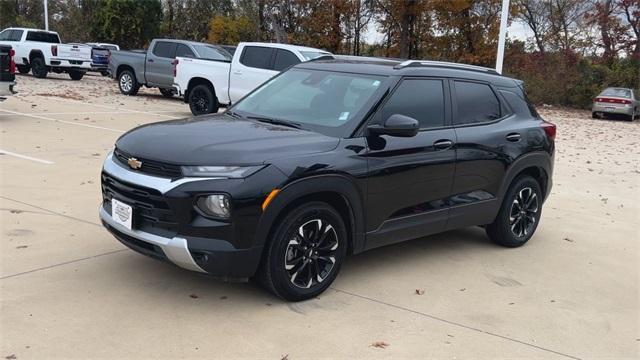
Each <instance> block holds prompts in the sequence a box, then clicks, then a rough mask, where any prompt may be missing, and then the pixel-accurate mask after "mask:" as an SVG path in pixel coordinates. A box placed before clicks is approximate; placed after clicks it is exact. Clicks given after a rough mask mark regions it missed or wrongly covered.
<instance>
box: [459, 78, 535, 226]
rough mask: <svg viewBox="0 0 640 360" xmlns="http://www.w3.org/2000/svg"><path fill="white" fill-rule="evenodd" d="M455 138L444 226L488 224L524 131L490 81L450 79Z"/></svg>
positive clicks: (519, 150)
mask: <svg viewBox="0 0 640 360" xmlns="http://www.w3.org/2000/svg"><path fill="white" fill-rule="evenodd" d="M450 83H451V98H452V100H453V125H454V127H455V130H456V136H457V138H458V144H457V148H458V149H457V163H456V173H455V179H454V182H453V190H452V194H453V196H452V199H451V204H452V209H451V214H450V219H449V223H448V228H451V229H454V228H459V227H463V226H468V225H478V224H483V223H487V222H490V221H491V220H492V219H493V218H494V217H495V215H496V211H497V207H499V205H500V204H499V203H498V202H497V201H496V199H497V196H498V191H499V189H500V186H501V185H502V180H503V179H504V176H505V174H506V170H507V167H508V165H509V163H510V162H511V161H513V159H515V158H517V157H518V156H519V155H520V154H521V153H522V152H523V151H524V150H523V146H526V144H527V140H526V136H527V131H526V129H524V128H523V124H522V121H519V119H517V118H515V117H514V116H513V114H512V112H511V111H510V110H509V108H508V106H507V105H506V102H505V101H504V100H503V99H502V97H501V96H500V94H499V92H498V91H497V90H496V89H494V88H493V86H492V85H491V84H489V83H485V82H478V81H468V80H451V81H450Z"/></svg>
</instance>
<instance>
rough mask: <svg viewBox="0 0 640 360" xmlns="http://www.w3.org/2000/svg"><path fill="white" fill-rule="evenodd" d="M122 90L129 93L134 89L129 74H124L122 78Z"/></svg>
mask: <svg viewBox="0 0 640 360" xmlns="http://www.w3.org/2000/svg"><path fill="white" fill-rule="evenodd" d="M120 88H121V89H122V90H123V91H124V92H129V91H131V89H132V88H133V79H132V78H131V75H129V74H122V75H121V76H120Z"/></svg>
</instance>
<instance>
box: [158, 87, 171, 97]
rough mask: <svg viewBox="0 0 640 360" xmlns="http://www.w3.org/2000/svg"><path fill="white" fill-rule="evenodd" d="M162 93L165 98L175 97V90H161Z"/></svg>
mask: <svg viewBox="0 0 640 360" xmlns="http://www.w3.org/2000/svg"><path fill="white" fill-rule="evenodd" d="M160 93H161V94H162V96H164V97H166V98H172V97H173V95H174V92H173V89H163V88H160Z"/></svg>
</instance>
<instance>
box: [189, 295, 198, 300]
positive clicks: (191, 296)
mask: <svg viewBox="0 0 640 360" xmlns="http://www.w3.org/2000/svg"><path fill="white" fill-rule="evenodd" d="M189 297H190V298H192V299H197V298H198V295H196V294H191V295H189Z"/></svg>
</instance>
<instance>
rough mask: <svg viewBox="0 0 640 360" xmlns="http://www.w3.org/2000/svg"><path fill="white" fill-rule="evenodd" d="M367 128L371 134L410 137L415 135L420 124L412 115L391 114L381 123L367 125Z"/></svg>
mask: <svg viewBox="0 0 640 360" xmlns="http://www.w3.org/2000/svg"><path fill="white" fill-rule="evenodd" d="M367 130H368V131H369V134H373V135H389V136H398V137H412V136H416V134H417V133H418V130H420V124H419V123H418V120H416V119H414V118H412V117H409V116H404V115H400V114H393V115H391V116H389V117H388V118H387V120H386V121H385V122H384V124H383V125H378V124H374V125H369V126H368V127H367Z"/></svg>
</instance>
